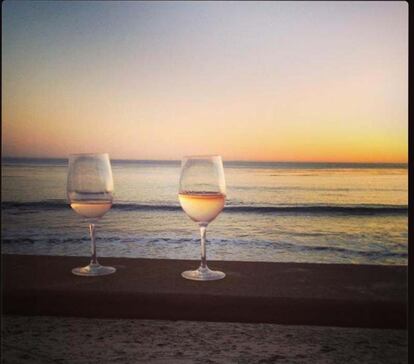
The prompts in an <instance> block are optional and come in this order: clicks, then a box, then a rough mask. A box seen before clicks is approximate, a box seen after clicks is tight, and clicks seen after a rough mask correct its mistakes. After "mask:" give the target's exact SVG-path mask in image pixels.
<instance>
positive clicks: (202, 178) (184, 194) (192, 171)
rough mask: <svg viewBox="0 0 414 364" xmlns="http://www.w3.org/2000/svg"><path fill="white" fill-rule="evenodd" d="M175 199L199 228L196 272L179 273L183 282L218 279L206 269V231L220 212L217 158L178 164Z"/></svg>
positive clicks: (221, 187) (222, 184) (220, 177)
mask: <svg viewBox="0 0 414 364" xmlns="http://www.w3.org/2000/svg"><path fill="white" fill-rule="evenodd" d="M178 199H179V200H180V204H181V207H182V208H183V210H184V211H185V213H186V214H187V215H188V216H189V217H190V218H191V219H192V220H193V221H195V222H196V223H198V225H199V227H200V234H201V264H200V267H199V268H198V269H196V270H189V271H185V272H183V273H182V274H181V275H182V276H183V277H184V278H187V279H192V280H196V281H212V280H217V279H222V278H224V277H225V276H226V275H225V274H224V273H223V272H219V271H212V270H210V269H209V268H208V267H207V257H206V229H207V225H208V224H209V223H210V222H211V221H213V220H214V219H215V218H216V217H217V216H218V214H219V213H220V212H221V211H222V210H223V208H224V202H225V199H226V183H225V179H224V170H223V162H222V160H221V157H220V156H189V157H184V158H183V160H182V164H181V175H180V186H179V192H178Z"/></svg>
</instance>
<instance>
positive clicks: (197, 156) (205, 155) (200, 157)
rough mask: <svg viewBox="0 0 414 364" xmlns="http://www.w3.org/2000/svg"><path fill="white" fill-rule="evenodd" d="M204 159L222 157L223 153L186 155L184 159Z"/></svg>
mask: <svg viewBox="0 0 414 364" xmlns="http://www.w3.org/2000/svg"><path fill="white" fill-rule="evenodd" d="M191 158H193V159H198V158H199V159H202V158H221V155H218V154H204V155H185V156H183V159H191Z"/></svg>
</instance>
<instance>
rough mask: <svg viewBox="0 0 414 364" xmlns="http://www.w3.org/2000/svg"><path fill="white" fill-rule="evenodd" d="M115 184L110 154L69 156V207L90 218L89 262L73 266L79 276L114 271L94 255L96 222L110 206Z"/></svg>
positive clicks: (100, 274)
mask: <svg viewBox="0 0 414 364" xmlns="http://www.w3.org/2000/svg"><path fill="white" fill-rule="evenodd" d="M113 190H114V183H113V178H112V169H111V163H110V161H109V155H108V154H106V153H103V154H72V155H70V156H69V169H68V180H67V198H68V202H69V203H70V206H71V207H72V209H73V210H75V211H76V212H77V213H78V214H79V215H81V216H83V217H84V218H86V219H87V220H88V221H89V233H90V236H91V261H90V263H89V264H88V265H87V266H85V267H79V268H74V269H72V273H73V274H76V275H78V276H103V275H107V274H111V273H114V272H115V271H116V269H115V268H113V267H107V266H102V265H100V264H99V263H98V259H97V256H96V242H95V224H96V222H97V221H98V220H99V219H100V218H101V217H102V216H103V215H105V213H107V212H108V211H109V209H110V208H111V207H112V201H113Z"/></svg>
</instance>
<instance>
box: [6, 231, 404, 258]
mask: <svg viewBox="0 0 414 364" xmlns="http://www.w3.org/2000/svg"><path fill="white" fill-rule="evenodd" d="M1 242H2V245H3V247H4V248H6V247H7V249H8V250H10V249H11V250H10V251H9V253H10V252H11V253H13V251H15V252H17V251H20V250H19V249H24V248H25V247H27V246H28V245H30V246H32V247H33V248H35V247H36V246H49V247H52V246H54V247H57V248H59V249H60V248H62V249H63V248H65V249H66V248H68V249H69V248H70V247H72V248H74V249H78V247H79V246H80V244H82V245H85V246H88V244H89V238H88V237H87V236H83V237H72V238H62V237H58V236H55V237H50V236H49V237H46V236H43V237H42V236H39V237H37V238H27V237H20V238H3V239H2V241H1ZM99 244H100V248H101V249H104V248H105V247H108V248H109V247H110V246H112V247H114V248H115V249H116V252H121V251H125V249H126V251H127V252H129V253H128V256H134V254H133V252H134V251H135V250H136V249H150V250H151V252H152V251H153V250H154V249H167V250H168V249H172V250H176V249H179V250H183V251H186V250H188V248H189V247H191V246H194V248H198V246H199V244H200V242H199V240H198V239H194V238H185V237H175V238H166V237H161V236H158V237H140V238H137V237H132V236H110V235H106V236H100V237H99ZM12 247H14V248H15V249H14V250H13V248H12ZM222 248H225V249H228V250H229V251H232V250H234V249H236V250H237V251H239V252H241V251H245V252H247V251H248V250H253V251H255V252H256V254H257V250H263V249H265V250H266V251H268V252H269V253H270V252H271V251H274V252H276V253H277V254H280V253H281V252H285V253H288V254H293V255H294V256H297V255H301V256H302V255H305V256H306V255H309V254H310V255H312V256H319V255H320V254H322V255H323V256H325V257H326V256H329V255H331V256H332V255H335V256H337V257H338V256H342V257H346V258H347V259H350V260H351V261H352V259H354V258H358V259H364V260H366V261H371V260H377V259H389V258H391V259H392V258H395V259H406V258H407V257H408V252H407V251H398V250H388V249H375V250H360V249H352V248H345V247H343V246H325V245H307V244H300V243H292V242H287V241H278V242H269V241H264V240H250V239H245V240H243V239H237V240H234V239H223V238H221V239H220V238H218V239H217V238H216V239H214V238H213V239H209V249H210V251H211V252H214V251H215V250H216V249H222ZM23 251H24V250H23Z"/></svg>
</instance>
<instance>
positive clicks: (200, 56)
mask: <svg viewBox="0 0 414 364" xmlns="http://www.w3.org/2000/svg"><path fill="white" fill-rule="evenodd" d="M2 10H3V12H2V75H3V80H2V155H3V156H6V157H7V156H13V157H57V158H65V157H67V155H68V154H70V153H83V152H108V153H109V154H110V156H111V158H116V159H169V160H170V159H181V157H182V156H183V155H191V154H197V155H198V154H220V155H222V157H223V159H224V160H260V161H326V162H402V163H405V162H407V160H408V4H407V3H406V2H398V1H397V2H396V1H382V2H375V1H367V2H364V1H343V2H340V1H338V2H336V1H335V2H329V1H322V2H314V1H309V2H306V1H305V2H299V1H292V2H290V1H283V2H267V1H263V2H262V1H253V2H236V1H235V2H233V1H228V2H214V1H208V2H198V1H195V2H187V1H186V2H181V1H168V2H152V1H151V2H144V1H142V2H139V1H137V2H134V1H130V2H117V1H113V2H111V1H102V2H101V1H90V2H88V1H73V2H69V1H45V2H43V1H5V2H3V3H2Z"/></svg>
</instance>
